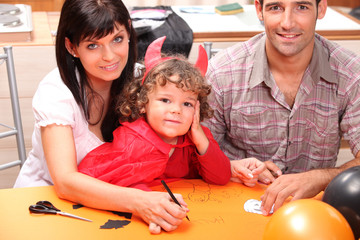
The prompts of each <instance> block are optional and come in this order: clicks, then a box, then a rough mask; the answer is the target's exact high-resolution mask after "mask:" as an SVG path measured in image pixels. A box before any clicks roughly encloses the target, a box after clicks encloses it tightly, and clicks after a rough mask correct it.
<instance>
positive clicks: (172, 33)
mask: <svg viewBox="0 0 360 240" xmlns="http://www.w3.org/2000/svg"><path fill="white" fill-rule="evenodd" d="M141 9H164V10H169V11H172V9H171V7H169V6H156V7H134V8H133V10H141ZM162 36H166V40H165V42H164V44H163V46H162V49H161V51H162V52H163V53H167V54H174V53H176V54H183V55H184V56H185V57H189V53H190V50H191V46H192V43H193V31H192V30H191V28H190V27H189V25H188V24H187V23H186V22H185V21H184V19H182V18H181V17H180V16H179V15H177V14H176V13H174V12H172V13H171V14H170V15H169V16H168V17H167V18H166V20H165V23H164V24H162V25H161V26H159V27H158V28H155V29H154V30H152V31H149V32H145V33H143V32H142V33H141V34H140V33H138V36H137V38H138V60H144V56H145V52H146V49H147V47H148V46H149V44H150V43H152V42H153V41H154V40H155V39H157V38H159V37H162Z"/></svg>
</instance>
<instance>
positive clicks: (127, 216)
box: [111, 211, 132, 219]
mask: <svg viewBox="0 0 360 240" xmlns="http://www.w3.org/2000/svg"><path fill="white" fill-rule="evenodd" d="M111 212H112V213H113V214H116V215H118V216H120V217H125V218H126V219H131V217H132V213H129V212H117V211H111Z"/></svg>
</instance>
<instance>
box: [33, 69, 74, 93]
mask: <svg viewBox="0 0 360 240" xmlns="http://www.w3.org/2000/svg"><path fill="white" fill-rule="evenodd" d="M36 97H41V98H43V97H47V98H73V96H72V93H71V91H70V90H69V88H68V87H67V86H66V85H65V84H64V82H63V81H62V79H61V76H60V72H59V69H58V68H55V69H54V70H52V71H51V72H49V73H48V74H47V75H46V76H45V77H44V78H43V79H42V80H41V82H40V83H39V86H38V88H37V90H36V92H35V95H34V98H36Z"/></svg>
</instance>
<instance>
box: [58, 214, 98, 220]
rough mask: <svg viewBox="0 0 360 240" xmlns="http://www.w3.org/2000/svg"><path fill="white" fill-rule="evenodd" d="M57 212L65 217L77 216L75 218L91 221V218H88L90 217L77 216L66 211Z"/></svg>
mask: <svg viewBox="0 0 360 240" xmlns="http://www.w3.org/2000/svg"><path fill="white" fill-rule="evenodd" d="M57 214H59V215H62V216H66V217H72V218H77V219H80V220H84V221H88V222H92V220H90V219H86V218H83V217H79V216H76V215H73V214H70V213H66V212H57Z"/></svg>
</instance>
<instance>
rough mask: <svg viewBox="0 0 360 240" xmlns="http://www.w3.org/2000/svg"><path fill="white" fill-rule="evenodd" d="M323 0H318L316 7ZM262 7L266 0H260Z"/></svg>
mask: <svg viewBox="0 0 360 240" xmlns="http://www.w3.org/2000/svg"><path fill="white" fill-rule="evenodd" d="M320 1H321V0H316V7H317V6H318V5H319V2H320ZM259 2H260V5H261V7H262V6H263V5H264V0H259Z"/></svg>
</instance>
